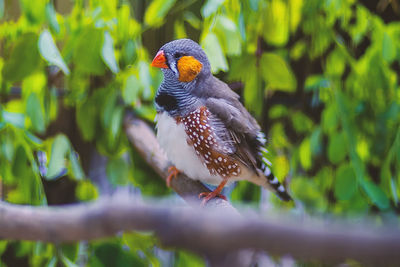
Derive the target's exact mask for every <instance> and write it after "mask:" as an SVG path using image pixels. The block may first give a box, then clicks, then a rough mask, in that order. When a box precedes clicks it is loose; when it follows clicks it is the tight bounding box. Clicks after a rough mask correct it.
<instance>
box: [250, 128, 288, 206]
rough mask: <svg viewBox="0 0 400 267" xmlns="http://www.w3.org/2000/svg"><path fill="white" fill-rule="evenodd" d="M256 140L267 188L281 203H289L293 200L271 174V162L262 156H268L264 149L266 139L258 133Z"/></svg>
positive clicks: (262, 134)
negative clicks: (258, 145) (258, 143)
mask: <svg viewBox="0 0 400 267" xmlns="http://www.w3.org/2000/svg"><path fill="white" fill-rule="evenodd" d="M257 140H258V141H259V142H260V147H259V156H260V158H261V162H259V164H260V163H261V164H260V165H261V166H260V167H261V168H260V169H261V171H262V172H263V174H264V175H265V177H266V178H267V183H268V185H269V186H268V187H269V188H271V189H272V190H274V192H275V193H276V194H277V195H278V197H279V198H280V199H282V200H283V201H291V200H293V199H292V197H291V196H290V195H289V193H288V192H287V191H286V188H285V187H284V186H283V185H282V184H281V183H280V182H279V180H278V178H276V176H275V175H274V174H273V173H272V171H271V169H270V166H271V165H272V164H271V162H270V161H269V160H268V159H267V158H266V157H265V156H264V155H265V154H268V150H267V149H266V148H265V147H264V145H265V144H266V138H265V135H264V133H262V132H259V133H258V136H257Z"/></svg>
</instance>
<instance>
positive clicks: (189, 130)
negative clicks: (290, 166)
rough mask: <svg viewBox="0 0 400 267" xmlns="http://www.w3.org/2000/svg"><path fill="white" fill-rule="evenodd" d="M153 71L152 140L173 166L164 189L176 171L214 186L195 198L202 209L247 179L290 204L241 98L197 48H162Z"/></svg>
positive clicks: (188, 43) (173, 44)
mask: <svg viewBox="0 0 400 267" xmlns="http://www.w3.org/2000/svg"><path fill="white" fill-rule="evenodd" d="M151 66H152V67H157V68H160V69H161V70H162V72H163V80H162V82H161V84H160V86H159V88H158V90H157V92H156V95H155V107H156V111H157V115H156V118H155V120H156V130H157V140H158V143H159V145H160V147H161V148H162V150H163V151H164V152H165V154H166V156H167V157H168V159H169V160H170V161H171V163H172V164H173V165H172V166H171V167H169V169H168V173H169V175H168V178H167V185H168V186H170V182H171V180H172V179H173V178H174V177H176V176H177V175H178V174H179V173H180V172H183V173H185V174H186V176H188V177H189V178H191V179H193V180H199V181H201V182H204V183H207V184H210V185H215V186H217V187H216V188H215V189H214V190H213V191H211V192H204V193H201V194H200V195H199V198H202V205H205V204H206V203H207V202H208V201H209V200H210V199H213V198H215V197H220V198H223V199H225V200H226V197H225V196H223V195H222V194H221V191H222V189H223V188H224V187H225V186H226V185H229V184H231V183H232V182H235V181H241V180H247V181H250V182H252V183H254V184H256V185H259V186H262V187H264V188H267V189H269V190H271V191H273V192H274V193H275V194H276V195H277V196H278V197H279V198H280V199H281V200H283V201H290V200H292V198H291V196H290V195H289V193H288V191H287V190H286V188H285V186H284V185H283V184H281V183H280V182H279V180H278V179H277V178H276V176H275V175H274V174H273V173H272V171H271V162H270V161H269V160H267V158H266V157H265V156H266V153H268V151H267V150H266V148H265V145H266V138H265V135H264V133H263V132H262V131H261V128H260V126H259V124H258V123H257V121H256V119H255V118H254V117H253V116H252V115H251V114H250V113H249V112H248V111H247V110H246V108H245V107H244V106H243V105H242V103H241V102H240V97H239V95H238V94H236V93H235V92H234V91H232V90H231V89H230V87H229V86H228V85H227V84H226V83H225V82H223V81H221V80H219V79H218V78H216V77H215V76H214V75H213V74H212V72H211V65H210V62H209V60H208V58H207V55H206V53H205V52H204V50H203V49H202V48H201V46H200V45H199V44H198V43H196V42H195V41H193V40H191V39H177V40H173V41H170V42H168V43H166V44H164V45H163V46H162V47H161V48H160V49H159V50H158V52H157V54H156V55H155V57H154V59H153V61H152V63H151Z"/></svg>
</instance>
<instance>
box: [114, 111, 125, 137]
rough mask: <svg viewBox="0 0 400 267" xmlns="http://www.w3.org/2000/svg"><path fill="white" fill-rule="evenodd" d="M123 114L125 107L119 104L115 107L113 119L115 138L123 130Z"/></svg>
mask: <svg viewBox="0 0 400 267" xmlns="http://www.w3.org/2000/svg"><path fill="white" fill-rule="evenodd" d="M123 115H124V108H123V107H121V106H118V107H116V108H115V109H114V111H113V114H112V119H111V137H112V139H113V140H115V139H116V138H117V135H118V134H119V132H120V130H121V125H122V118H123Z"/></svg>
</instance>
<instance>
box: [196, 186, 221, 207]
mask: <svg viewBox="0 0 400 267" xmlns="http://www.w3.org/2000/svg"><path fill="white" fill-rule="evenodd" d="M215 191H217V190H214V191H212V192H203V193H200V194H199V198H203V200H202V201H201V205H202V206H205V205H206V204H207V202H208V201H209V200H211V199H213V198H215V197H219V198H222V199H223V200H226V201H227V199H226V196H224V195H222V194H220V193H219V192H215Z"/></svg>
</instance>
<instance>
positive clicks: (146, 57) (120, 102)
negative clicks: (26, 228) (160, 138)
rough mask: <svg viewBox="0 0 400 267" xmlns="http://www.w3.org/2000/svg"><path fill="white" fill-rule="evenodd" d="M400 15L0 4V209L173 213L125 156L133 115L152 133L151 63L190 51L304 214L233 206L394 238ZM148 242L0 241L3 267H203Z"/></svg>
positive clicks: (390, 11) (168, 5) (236, 194)
mask: <svg viewBox="0 0 400 267" xmlns="http://www.w3.org/2000/svg"><path fill="white" fill-rule="evenodd" d="M399 8H400V7H399V4H398V1H387V0H380V1H377V2H375V1H365V2H362V1H355V0H324V1H320V0H309V1H305V0H265V1H255V0H248V1H238V0H225V1H224V0H208V1H194V0H184V1H176V0H166V1H161V0H154V1H138V0H130V1H122V0H107V1H101V0H88V1H84V0H75V1H61V0H60V1H48V0H35V1H30V0H20V1H15V0H0V19H1V24H0V56H1V57H0V85H1V92H0V101H1V107H0V182H1V183H0V185H1V190H0V195H1V198H2V200H4V201H7V202H11V203H17V204H29V205H56V204H65V203H75V202H85V201H91V200H94V199H96V198H98V197H99V196H100V195H104V194H106V195H107V194H113V193H115V192H117V193H118V192H119V191H128V192H130V193H136V194H138V195H140V196H142V197H150V196H151V197H157V198H160V197H166V196H169V195H173V192H172V191H171V190H169V189H168V188H166V186H165V184H164V182H163V181H162V180H161V179H159V178H158V177H157V175H156V174H155V173H154V172H153V171H152V169H151V167H150V166H147V165H146V164H145V163H144V161H143V159H141V157H140V156H139V155H138V153H137V152H136V151H135V150H134V149H133V148H132V146H131V145H130V143H129V142H128V139H127V137H126V135H125V132H124V129H123V118H124V114H125V112H126V111H127V110H133V111H134V113H135V114H136V115H137V116H139V117H141V118H143V119H145V120H147V121H148V122H149V123H150V124H151V123H153V120H154V116H155V110H154V105H153V97H154V94H155V92H156V90H157V87H158V85H159V84H160V82H161V80H162V74H161V72H160V71H159V70H158V69H153V68H151V67H150V62H151V59H152V58H153V56H154V55H155V53H156V52H157V50H158V49H159V47H161V46H162V45H163V44H164V43H166V42H168V41H170V40H173V39H176V38H185V37H188V38H191V39H193V40H195V41H198V42H199V43H200V44H201V45H202V47H203V48H204V50H205V51H206V53H207V54H208V56H209V59H210V62H211V65H212V70H213V72H214V74H215V75H217V77H219V78H220V79H222V80H223V81H225V82H227V83H228V84H229V85H230V86H231V88H232V89H233V90H235V91H236V92H237V93H239V94H240V95H241V97H242V101H243V103H244V104H245V106H246V107H247V108H248V109H249V110H250V111H251V112H252V114H253V115H254V116H256V118H257V119H258V121H259V122H260V124H261V126H262V128H263V130H264V132H265V133H267V136H268V139H269V145H268V148H269V150H270V151H271V161H272V163H273V170H274V172H275V174H276V175H277V177H278V178H279V179H280V180H281V181H284V182H285V183H286V184H287V186H288V187H289V188H290V192H291V193H292V195H293V197H294V198H295V199H296V201H297V202H298V204H299V205H298V206H299V207H297V208H296V209H295V208H293V207H292V206H291V205H286V204H284V203H281V202H280V201H279V199H277V198H276V197H275V196H274V195H273V194H268V193H266V192H264V191H261V190H260V189H259V188H258V187H256V186H254V185H252V184H250V183H246V182H241V183H237V184H236V185H235V186H234V187H231V188H229V190H228V192H227V193H228V196H229V199H230V201H231V202H233V203H234V204H237V205H239V204H240V203H247V205H249V206H251V207H252V208H255V209H259V210H261V211H262V210H263V209H265V206H266V203H272V204H268V208H269V209H272V210H285V211H287V212H295V213H296V212H297V213H298V212H301V213H304V214H307V215H313V216H322V217H329V218H336V217H341V218H342V217H345V218H351V219H354V220H355V221H357V220H362V219H363V218H365V217H366V216H371V217H372V218H373V219H374V220H375V221H376V223H378V224H382V223H385V222H396V221H398V216H399V213H400V208H399V204H400V203H399V199H398V198H399V196H400V187H399V183H400V164H399V162H400V82H399V73H400V23H399V22H398V20H399V16H400V15H399V12H400V9H399ZM157 245H158V243H157V240H156V238H155V237H154V236H153V235H151V234H149V233H125V234H121V235H118V236H116V237H114V238H110V239H106V240H100V241H91V242H79V243H76V244H63V245H61V244H58V245H56V244H45V243H40V242H26V241H23V242H22V241H20V242H16V241H6V240H2V241H0V255H1V257H0V265H2V264H4V265H5V266H28V265H31V266H43V265H50V266H62V265H66V266H75V265H80V264H82V263H86V264H88V265H89V266H111V265H113V266H129V265H134V266H142V265H143V266H148V265H149V264H152V265H154V266H160V265H165V264H170V265H173V266H189V264H190V266H197V265H199V266H202V265H204V260H203V259H202V258H200V257H199V256H197V255H194V254H191V253H188V252H186V251H181V250H170V249H167V248H164V249H160V248H158V246H157Z"/></svg>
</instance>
